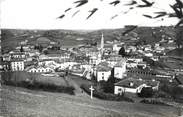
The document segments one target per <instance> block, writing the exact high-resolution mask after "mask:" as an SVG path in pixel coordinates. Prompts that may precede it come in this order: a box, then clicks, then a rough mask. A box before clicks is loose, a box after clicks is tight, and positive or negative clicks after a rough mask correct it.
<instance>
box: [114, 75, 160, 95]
mask: <svg viewBox="0 0 183 117" xmlns="http://www.w3.org/2000/svg"><path fill="white" fill-rule="evenodd" d="M143 87H152V89H153V90H158V87H159V81H150V80H142V79H133V78H128V79H124V80H121V81H120V82H118V83H115V84H114V94H117V95H121V94H123V93H125V92H128V93H140V92H141V90H142V88H143Z"/></svg>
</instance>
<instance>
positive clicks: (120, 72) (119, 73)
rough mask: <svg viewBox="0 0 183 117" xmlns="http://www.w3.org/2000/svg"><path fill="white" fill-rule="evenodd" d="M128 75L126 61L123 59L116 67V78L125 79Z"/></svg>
mask: <svg viewBox="0 0 183 117" xmlns="http://www.w3.org/2000/svg"><path fill="white" fill-rule="evenodd" d="M125 73H126V59H122V60H121V61H120V62H118V63H117V64H116V65H115V66H114V77H115V78H118V79H123V78H124V76H125Z"/></svg>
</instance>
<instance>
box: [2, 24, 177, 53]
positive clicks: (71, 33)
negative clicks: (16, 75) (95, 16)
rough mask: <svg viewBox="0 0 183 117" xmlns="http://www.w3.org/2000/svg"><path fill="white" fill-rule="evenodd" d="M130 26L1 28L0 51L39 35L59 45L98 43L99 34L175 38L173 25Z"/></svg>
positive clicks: (126, 38) (129, 38) (107, 37)
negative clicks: (103, 27)
mask: <svg viewBox="0 0 183 117" xmlns="http://www.w3.org/2000/svg"><path fill="white" fill-rule="evenodd" d="M130 28H131V27H130V26H126V27H125V28H122V29H105V30H89V31H88V30H86V31H81V30H18V29H2V51H3V52H4V51H9V50H11V49H13V48H15V47H16V46H17V45H19V42H21V41H23V40H28V41H29V42H30V43H34V42H35V41H36V40H37V38H39V37H46V38H48V39H49V40H51V41H55V42H59V43H60V44H61V46H76V45H80V44H86V43H93V42H97V43H98V44H99V43H100V39H101V34H102V33H103V34H104V39H105V42H107V41H108V42H113V41H117V42H118V41H125V42H138V43H139V44H148V43H150V44H152V43H155V42H157V41H160V40H161V38H162V35H164V38H165V39H168V38H173V39H175V37H176V36H175V30H174V28H173V27H137V28H134V29H133V30H131V31H130V32H128V33H126V34H124V33H125V32H127V31H128V30H130Z"/></svg>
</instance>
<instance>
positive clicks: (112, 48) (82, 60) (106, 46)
mask: <svg viewBox="0 0 183 117" xmlns="http://www.w3.org/2000/svg"><path fill="white" fill-rule="evenodd" d="M164 37H165V36H163V35H162V39H161V41H160V42H158V43H155V44H154V45H151V44H147V45H139V46H135V45H134V42H133V43H125V42H112V43H111V42H110V43H109V42H108V43H106V41H105V35H103V34H101V37H100V38H101V39H100V43H99V44H97V45H89V44H86V45H78V46H76V47H70V48H68V47H65V48H64V47H60V46H59V44H58V43H57V42H54V41H51V40H49V39H48V38H46V37H39V38H37V41H36V43H35V44H30V43H29V42H28V40H25V41H21V42H20V43H19V46H17V47H16V49H15V50H11V51H9V52H8V53H5V54H3V55H2V65H1V71H2V72H9V71H11V72H16V71H22V72H28V73H32V74H40V75H42V76H47V77H49V76H52V77H54V76H55V77H58V76H61V77H65V76H67V75H68V74H71V75H74V76H78V77H80V78H82V79H86V80H88V81H90V82H95V83H96V84H97V83H100V82H108V81H111V79H112V82H111V83H112V88H111V87H110V86H109V87H110V89H109V90H110V91H109V92H112V93H113V94H115V95H123V94H124V93H126V92H127V93H132V94H139V93H141V91H142V89H145V88H151V89H152V91H153V92H156V91H158V90H159V86H160V84H164V83H166V84H176V85H181V84H182V77H181V76H182V72H183V68H179V69H177V68H174V69H172V68H168V67H166V66H165V65H164V66H163V65H161V63H160V62H159V61H160V59H161V60H162V59H165V60H166V61H168V57H167V55H166V52H168V51H170V50H173V49H175V48H177V46H176V44H175V41H174V40H173V39H171V38H168V40H165V39H164ZM156 63H157V64H156ZM177 76H179V77H177ZM175 77H176V78H175ZM177 82H179V83H178V84H177ZM90 84H91V83H90Z"/></svg>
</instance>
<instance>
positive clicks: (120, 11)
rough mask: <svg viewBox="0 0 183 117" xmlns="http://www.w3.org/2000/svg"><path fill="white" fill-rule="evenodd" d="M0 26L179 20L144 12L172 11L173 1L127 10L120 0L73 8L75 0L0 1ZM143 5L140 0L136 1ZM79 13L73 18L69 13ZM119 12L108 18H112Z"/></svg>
mask: <svg viewBox="0 0 183 117" xmlns="http://www.w3.org/2000/svg"><path fill="white" fill-rule="evenodd" d="M0 1H1V2H0V3H1V4H0V18H1V19H0V26H1V28H8V29H79V30H85V29H86V30H95V29H115V28H123V27H124V26H125V25H139V26H169V25H175V24H176V23H177V22H178V19H176V18H164V20H161V18H160V19H149V18H146V17H144V16H142V15H143V14H148V15H154V14H153V12H156V11H167V12H173V10H172V9H171V8H170V6H169V4H173V3H175V1H174V0H166V2H165V0H150V1H155V4H154V5H153V7H152V8H136V9H134V10H131V11H129V12H128V13H126V14H124V12H126V11H128V10H129V8H130V7H129V6H125V4H127V3H129V2H130V1H131V0H121V3H120V4H118V5H116V6H115V7H114V6H112V5H109V3H110V2H112V1H114V0H89V2H88V3H87V4H85V5H83V6H81V7H78V8H76V7H75V6H76V4H74V2H75V1H77V0H0ZM137 2H138V3H139V4H143V2H142V1H141V0H137ZM67 8H72V9H71V10H70V11H68V12H66V13H65V17H64V18H63V19H59V18H58V17H59V16H61V15H62V14H64V11H65V10H66V9H67ZM93 8H98V11H96V13H95V14H94V15H93V16H92V17H90V18H89V19H88V20H86V17H87V16H88V15H89V12H88V11H89V10H92V9H93ZM78 10H79V11H80V12H78V13H77V14H76V15H75V16H74V17H72V15H73V14H74V13H75V12H76V11H78ZM116 14H117V15H118V16H117V17H115V18H114V19H112V20H111V17H112V16H114V15H116Z"/></svg>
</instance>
